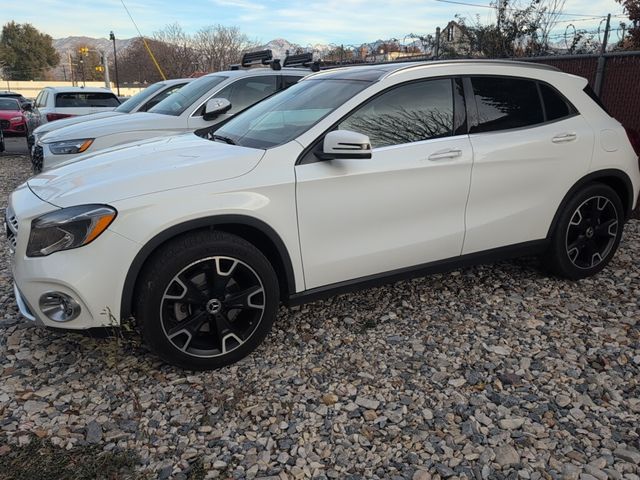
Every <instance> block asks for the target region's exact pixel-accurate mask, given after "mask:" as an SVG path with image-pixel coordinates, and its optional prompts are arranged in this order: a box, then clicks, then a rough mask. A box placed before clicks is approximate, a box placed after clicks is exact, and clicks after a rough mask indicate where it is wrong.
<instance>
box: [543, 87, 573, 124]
mask: <svg viewBox="0 0 640 480" xmlns="http://www.w3.org/2000/svg"><path fill="white" fill-rule="evenodd" d="M539 85H540V93H541V94H542V102H543V103H544V111H545V113H546V114H547V121H551V120H557V119H559V118H564V117H568V116H569V115H571V114H572V113H573V111H572V109H571V107H570V106H569V104H568V103H567V101H566V100H565V99H564V98H563V97H562V96H561V95H560V94H559V93H558V92H556V91H555V90H554V89H553V88H551V87H550V86H549V85H545V84H544V83H540V84H539Z"/></svg>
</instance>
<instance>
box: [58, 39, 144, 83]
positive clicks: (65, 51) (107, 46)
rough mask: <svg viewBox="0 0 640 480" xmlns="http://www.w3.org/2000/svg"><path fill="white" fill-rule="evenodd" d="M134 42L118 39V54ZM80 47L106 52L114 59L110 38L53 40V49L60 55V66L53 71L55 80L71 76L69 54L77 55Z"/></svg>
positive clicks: (109, 57) (108, 56)
mask: <svg viewBox="0 0 640 480" xmlns="http://www.w3.org/2000/svg"><path fill="white" fill-rule="evenodd" d="M132 41H133V39H132V38H125V39H122V40H119V39H117V38H116V49H117V51H118V52H120V51H122V50H125V49H126V48H127V47H128V46H129V45H130V44H131V42H132ZM80 47H89V49H90V50H97V51H98V52H105V53H106V54H107V58H108V59H111V58H112V57H113V42H112V41H111V40H109V39H108V38H92V37H65V38H56V39H54V40H53V48H55V50H56V52H58V55H60V64H59V65H58V66H57V67H56V68H54V69H53V70H52V72H53V75H54V78H55V79H57V80H64V79H65V69H66V75H67V76H68V75H69V53H71V54H74V53H76V52H77V51H78V50H79V49H80Z"/></svg>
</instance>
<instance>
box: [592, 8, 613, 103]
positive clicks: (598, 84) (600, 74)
mask: <svg viewBox="0 0 640 480" xmlns="http://www.w3.org/2000/svg"><path fill="white" fill-rule="evenodd" d="M610 28H611V14H608V15H607V26H606V27H605V28H604V38H603V39H602V45H601V46H600V56H599V57H598V68H597V70H596V81H595V85H594V86H593V91H594V92H596V95H598V96H600V94H601V93H602V81H603V80H604V67H605V63H606V59H605V57H604V54H605V53H606V52H607V42H608V41H609V30H610Z"/></svg>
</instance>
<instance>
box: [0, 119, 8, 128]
mask: <svg viewBox="0 0 640 480" xmlns="http://www.w3.org/2000/svg"><path fill="white" fill-rule="evenodd" d="M9 126H10V123H9V120H0V128H2V129H3V130H8V129H9Z"/></svg>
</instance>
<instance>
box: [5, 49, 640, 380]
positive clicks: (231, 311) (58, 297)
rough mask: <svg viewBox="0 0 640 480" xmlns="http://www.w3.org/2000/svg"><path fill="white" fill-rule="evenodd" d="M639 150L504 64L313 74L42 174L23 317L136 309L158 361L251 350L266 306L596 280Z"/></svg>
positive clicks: (570, 98)
mask: <svg viewBox="0 0 640 480" xmlns="http://www.w3.org/2000/svg"><path fill="white" fill-rule="evenodd" d="M639 151H640V140H639V139H638V137H637V134H636V133H633V132H625V129H624V128H623V127H622V126H621V125H620V123H618V122H617V121H616V120H614V119H613V118H611V117H610V116H609V115H608V114H607V113H606V112H605V110H604V109H603V108H602V107H601V106H599V104H598V103H597V102H596V101H595V100H594V99H593V98H592V97H591V96H590V95H589V90H588V88H587V81H586V80H585V79H584V78H580V77H576V76H572V75H567V74H564V73H561V72H559V71H557V70H555V69H553V68H550V67H547V66H542V65H535V64H522V63H517V62H510V61H478V60H472V61H442V62H430V63H413V64H386V65H376V66H366V67H353V68H345V69H339V70H334V71H324V72H320V73H316V74H312V75H311V76H309V77H307V78H305V79H304V80H302V81H301V82H299V83H298V84H297V85H294V86H292V87H291V88H289V89H288V90H285V91H284V92H281V93H279V94H277V95H274V96H272V97H271V98H268V99H266V100H264V101H263V102H261V103H259V104H258V105H256V106H254V107H253V108H250V109H248V110H246V111H245V112H243V113H241V114H239V115H238V116H236V117H235V118H233V119H231V120H230V121H229V122H227V123H226V124H225V125H224V126H222V127H221V128H220V129H218V130H217V131H216V132H215V134H214V135H212V137H211V139H205V138H201V137H199V136H196V135H194V134H185V135H180V136H174V137H167V138H164V139H158V140H154V141H150V142H147V143H145V144H142V145H134V146H129V147H127V148H122V149H117V150H111V151H108V152H104V153H102V154H97V155H95V156H93V157H91V158H87V159H86V160H84V161H83V162H79V163H75V164H71V165H67V166H65V167H61V168H58V169H53V170H51V171H49V172H47V174H43V175H39V176H36V177H34V178H32V179H30V180H29V181H28V182H27V183H25V184H23V185H22V186H20V187H19V188H18V189H17V190H16V191H14V192H13V194H12V195H11V197H10V202H9V207H8V211H7V231H8V235H9V242H10V245H11V248H12V256H13V259H12V261H13V275H14V279H15V294H16V298H17V301H18V305H19V308H20V311H21V312H22V314H23V315H24V316H25V317H26V318H28V319H30V320H32V321H35V322H38V323H41V324H44V325H47V326H50V327H59V328H69V329H88V328H92V327H101V326H107V325H114V324H118V323H119V322H121V320H122V319H126V318H128V317H129V316H134V317H135V320H136V322H137V324H138V325H139V327H140V329H141V330H142V333H143V336H144V338H145V340H146V342H147V343H148V344H149V346H150V347H151V348H152V349H153V350H154V351H155V352H157V354H158V355H159V356H160V357H161V358H162V359H164V360H165V361H167V362H170V363H172V364H175V365H179V366H182V367H185V368H190V369H208V368H216V367H220V366H222V365H226V364H229V363H232V362H235V361H237V360H239V359H241V358H243V357H244V356H246V355H248V354H249V353H250V352H251V351H252V350H254V349H255V348H256V346H257V345H258V344H260V342H261V341H262V340H263V339H264V338H265V336H266V335H267V333H268V331H269V329H270V327H271V325H272V323H273V322H274V320H275V318H276V312H277V309H278V305H279V304H280V302H283V303H285V304H293V303H296V302H303V301H307V300H309V299H314V298H317V297H319V296H323V295H329V294H332V293H336V292H343V291H345V290H348V289H352V288H356V287H357V286H363V285H372V284H374V283H378V282H385V281H393V280H397V279H400V278H403V277H409V276H415V275H422V274H425V273H429V272H434V271H443V270H447V269H451V268H456V267H459V266H461V265H468V264H472V263H477V262H486V261H492V260H495V259H499V258H504V257H508V256H514V255H522V254H527V255H533V254H535V255H541V256H542V257H543V259H544V263H545V264H546V265H547V266H548V267H549V269H550V270H551V271H552V272H554V273H555V274H557V275H561V276H564V277H566V278H569V279H573V280H576V279H580V278H582V277H586V276H589V275H593V274H595V273H597V272H598V271H600V270H601V269H602V268H604V267H605V266H606V265H607V263H608V262H609V261H610V260H611V257H612V256H613V255H614V253H615V251H616V248H617V246H618V243H619V241H620V237H621V235H622V230H623V226H624V224H625V221H626V220H627V219H628V218H629V215H630V213H631V211H632V209H633V207H634V206H635V205H636V203H637V201H638V192H639V189H640V169H639V166H638V152H639Z"/></svg>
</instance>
